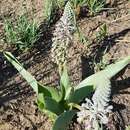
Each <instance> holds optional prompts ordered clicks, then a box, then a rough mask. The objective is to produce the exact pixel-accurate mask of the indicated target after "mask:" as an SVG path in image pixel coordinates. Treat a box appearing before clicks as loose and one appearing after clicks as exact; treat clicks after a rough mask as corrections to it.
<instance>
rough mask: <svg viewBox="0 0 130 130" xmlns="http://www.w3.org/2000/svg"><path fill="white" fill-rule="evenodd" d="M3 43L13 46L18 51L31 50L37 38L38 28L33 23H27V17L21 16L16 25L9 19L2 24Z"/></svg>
mask: <svg viewBox="0 0 130 130" xmlns="http://www.w3.org/2000/svg"><path fill="white" fill-rule="evenodd" d="M4 31H5V41H6V42H7V43H9V44H14V45H15V46H16V48H17V49H18V50H27V49H29V48H31V47H32V46H33V44H34V42H35V41H36V40H37V38H38V27H37V25H36V23H35V21H32V22H29V21H28V19H27V16H25V15H21V16H20V17H19V18H18V19H17V20H16V23H15V24H13V23H12V21H11V20H10V19H8V20H5V22H4Z"/></svg>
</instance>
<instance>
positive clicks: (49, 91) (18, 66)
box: [4, 52, 61, 101]
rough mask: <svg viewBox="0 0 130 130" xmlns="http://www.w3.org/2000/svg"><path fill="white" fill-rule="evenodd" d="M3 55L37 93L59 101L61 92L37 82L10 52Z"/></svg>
mask: <svg viewBox="0 0 130 130" xmlns="http://www.w3.org/2000/svg"><path fill="white" fill-rule="evenodd" d="M4 55H5V57H6V58H7V59H8V61H9V62H10V63H11V64H12V65H13V66H14V67H15V68H16V69H17V70H18V71H19V73H20V74H21V75H22V76H23V78H24V79H25V80H26V81H27V82H28V83H29V85H30V86H31V87H32V88H33V90H34V91H35V92H36V93H37V94H38V93H44V96H48V97H52V98H53V99H55V100H56V101H60V99H61V96H60V95H61V94H60V93H59V92H58V90H57V89H55V88H52V87H46V86H42V85H41V84H40V83H38V82H37V81H36V79H35V78H34V77H33V76H32V75H31V74H30V73H29V72H28V71H26V70H25V69H24V68H23V66H22V65H21V64H20V63H19V62H18V60H17V59H16V58H15V57H14V56H13V55H12V54H11V53H10V52H4Z"/></svg>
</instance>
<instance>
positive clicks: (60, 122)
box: [52, 110, 77, 130]
mask: <svg viewBox="0 0 130 130" xmlns="http://www.w3.org/2000/svg"><path fill="white" fill-rule="evenodd" d="M76 112H77V111H76V110H71V111H66V112H64V113H62V114H61V115H60V116H59V117H58V118H57V120H56V122H55V123H54V126H53V129H52V130H67V128H68V125H69V124H70V122H71V120H72V118H73V117H74V115H75V114H76Z"/></svg>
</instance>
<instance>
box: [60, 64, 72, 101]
mask: <svg viewBox="0 0 130 130" xmlns="http://www.w3.org/2000/svg"><path fill="white" fill-rule="evenodd" d="M60 86H61V89H62V95H64V97H63V98H65V99H66V98H67V97H68V96H69V94H70V92H71V89H72V87H71V84H70V82H69V76H68V72H67V67H66V66H65V65H64V67H63V72H62V74H61V80H60Z"/></svg>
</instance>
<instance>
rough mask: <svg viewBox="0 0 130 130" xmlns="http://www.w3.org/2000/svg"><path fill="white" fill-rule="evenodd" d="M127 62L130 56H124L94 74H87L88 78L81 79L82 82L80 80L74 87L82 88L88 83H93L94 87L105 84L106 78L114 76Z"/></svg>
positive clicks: (129, 60)
mask: <svg viewBox="0 0 130 130" xmlns="http://www.w3.org/2000/svg"><path fill="white" fill-rule="evenodd" d="M129 62H130V56H128V57H126V58H124V59H123V60H121V61H119V62H117V63H115V64H111V65H108V66H107V67H106V68H105V69H104V70H102V71H100V72H98V73H96V74H93V75H91V76H89V77H88V78H86V79H85V80H83V81H82V82H80V83H79V84H78V86H77V87H76V89H78V88H82V87H85V86H88V85H94V87H95V88H97V87H98V86H101V84H103V85H105V84H106V82H105V81H106V80H108V81H109V80H110V79H111V78H112V77H113V76H115V75H116V74H117V73H119V72H120V71H121V70H122V69H123V68H125V67H126V66H127V65H128V64H129ZM104 82H105V83H104ZM108 84H109V82H108ZM101 87H104V86H101ZM95 88H94V89H95Z"/></svg>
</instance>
